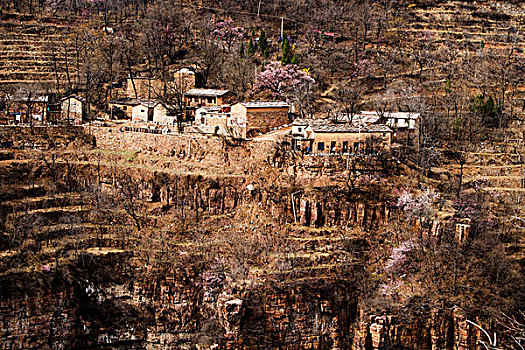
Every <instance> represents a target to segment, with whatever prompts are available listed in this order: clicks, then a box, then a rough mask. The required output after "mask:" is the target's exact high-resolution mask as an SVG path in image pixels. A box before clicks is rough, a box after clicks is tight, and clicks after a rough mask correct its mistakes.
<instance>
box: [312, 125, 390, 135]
mask: <svg viewBox="0 0 525 350" xmlns="http://www.w3.org/2000/svg"><path fill="white" fill-rule="evenodd" d="M313 129H314V132H320V133H323V132H327V133H328V132H334V133H335V132H342V133H358V132H362V133H374V132H392V129H390V128H389V127H388V126H386V125H384V124H370V125H363V126H359V125H355V124H348V123H344V124H343V123H342V124H326V125H318V126H314V127H313Z"/></svg>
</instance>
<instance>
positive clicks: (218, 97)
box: [184, 89, 231, 107]
mask: <svg viewBox="0 0 525 350" xmlns="http://www.w3.org/2000/svg"><path fill="white" fill-rule="evenodd" d="M230 95H231V94H230V91H228V90H217V89H190V90H188V91H186V92H185V93H184V98H185V102H186V104H187V105H188V106H190V107H202V106H220V105H223V104H225V102H226V100H227V98H228V97H229V96H230Z"/></svg>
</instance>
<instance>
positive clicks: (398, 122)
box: [6, 68, 420, 155]
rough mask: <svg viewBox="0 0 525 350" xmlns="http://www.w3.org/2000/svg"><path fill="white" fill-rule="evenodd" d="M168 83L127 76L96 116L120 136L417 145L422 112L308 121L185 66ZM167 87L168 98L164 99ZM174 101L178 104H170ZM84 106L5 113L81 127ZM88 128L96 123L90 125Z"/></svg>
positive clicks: (47, 99)
mask: <svg viewBox="0 0 525 350" xmlns="http://www.w3.org/2000/svg"><path fill="white" fill-rule="evenodd" d="M173 81H174V82H175V84H174V85H173V86H169V87H166V86H163V85H162V82H161V80H160V79H157V78H150V77H128V78H126V81H125V82H124V83H123V84H120V85H118V86H116V87H115V88H114V90H113V96H114V98H112V99H110V100H109V105H108V107H109V108H108V110H109V111H110V112H109V113H107V114H105V115H103V118H97V121H95V125H101V123H100V122H101V121H104V120H107V121H110V120H111V121H114V122H116V123H118V124H119V125H121V128H120V130H121V131H123V132H146V133H154V134H161V133H162V134H181V133H185V134H195V135H208V136H216V137H225V138H230V139H235V140H249V139H252V138H254V137H258V136H261V135H265V134H267V133H272V134H279V135H283V136H285V137H288V138H289V141H290V144H291V146H292V147H293V148H294V149H295V150H298V151H301V152H303V153H306V154H318V155H321V154H349V153H366V154H372V153H375V152H377V151H379V150H382V149H388V148H390V146H391V144H392V142H393V141H395V140H399V141H402V142H403V143H406V144H410V145H412V146H417V145H418V144H419V126H420V114H419V113H405V112H397V113H395V112H383V113H380V112H374V111H371V112H367V111H364V112H359V113H356V114H353V115H350V114H348V113H341V112H338V113H334V114H333V115H331V116H319V117H318V118H315V119H313V118H310V119H305V118H302V117H301V116H299V115H297V114H296V113H295V109H294V106H293V104H290V103H288V102H285V101H278V100H272V101H242V102H237V101H235V100H234V97H233V94H232V93H231V92H230V91H229V90H227V89H210V88H201V87H196V84H195V82H196V80H195V73H194V72H193V71H192V70H190V69H187V68H183V69H181V70H179V71H177V72H176V73H175V76H174V80H173ZM162 89H170V91H169V92H170V93H171V96H172V97H174V98H172V99H170V101H167V100H165V99H163V98H161V97H160V96H165V95H166V91H162ZM173 101H176V102H175V103H174V102H173ZM87 107H89V106H87V103H86V101H85V99H84V98H83V97H81V96H80V95H77V94H72V95H69V96H66V97H64V98H62V99H60V100H56V99H54V98H53V96H49V95H45V96H43V95H34V96H16V97H15V98H14V99H13V104H12V106H11V108H10V110H8V111H6V114H7V117H8V120H7V122H8V123H9V124H22V125H23V124H26V125H27V124H31V125H32V124H36V123H41V124H69V125H83V124H85V123H86V122H87V120H86V115H87V112H86V109H87ZM91 124H93V123H91Z"/></svg>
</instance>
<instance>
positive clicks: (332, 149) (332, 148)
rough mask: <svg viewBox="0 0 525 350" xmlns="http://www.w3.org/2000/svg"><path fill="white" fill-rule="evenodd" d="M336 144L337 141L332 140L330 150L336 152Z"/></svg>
mask: <svg viewBox="0 0 525 350" xmlns="http://www.w3.org/2000/svg"><path fill="white" fill-rule="evenodd" d="M335 145H336V142H335V141H332V142H330V152H332V153H334V152H335Z"/></svg>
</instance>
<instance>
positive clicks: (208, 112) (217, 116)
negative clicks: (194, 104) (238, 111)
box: [194, 105, 246, 138]
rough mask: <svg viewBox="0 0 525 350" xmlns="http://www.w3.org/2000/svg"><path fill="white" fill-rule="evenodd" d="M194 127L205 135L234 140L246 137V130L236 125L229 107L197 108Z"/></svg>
mask: <svg viewBox="0 0 525 350" xmlns="http://www.w3.org/2000/svg"><path fill="white" fill-rule="evenodd" d="M194 126H195V127H196V128H198V129H199V130H200V131H201V132H202V133H204V134H215V135H223V136H226V137H233V138H245V137H246V128H245V127H244V126H243V125H237V124H236V123H235V120H234V119H233V118H232V114H231V107H230V106H229V105H223V106H204V107H200V108H197V110H196V111H195V123H194Z"/></svg>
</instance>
